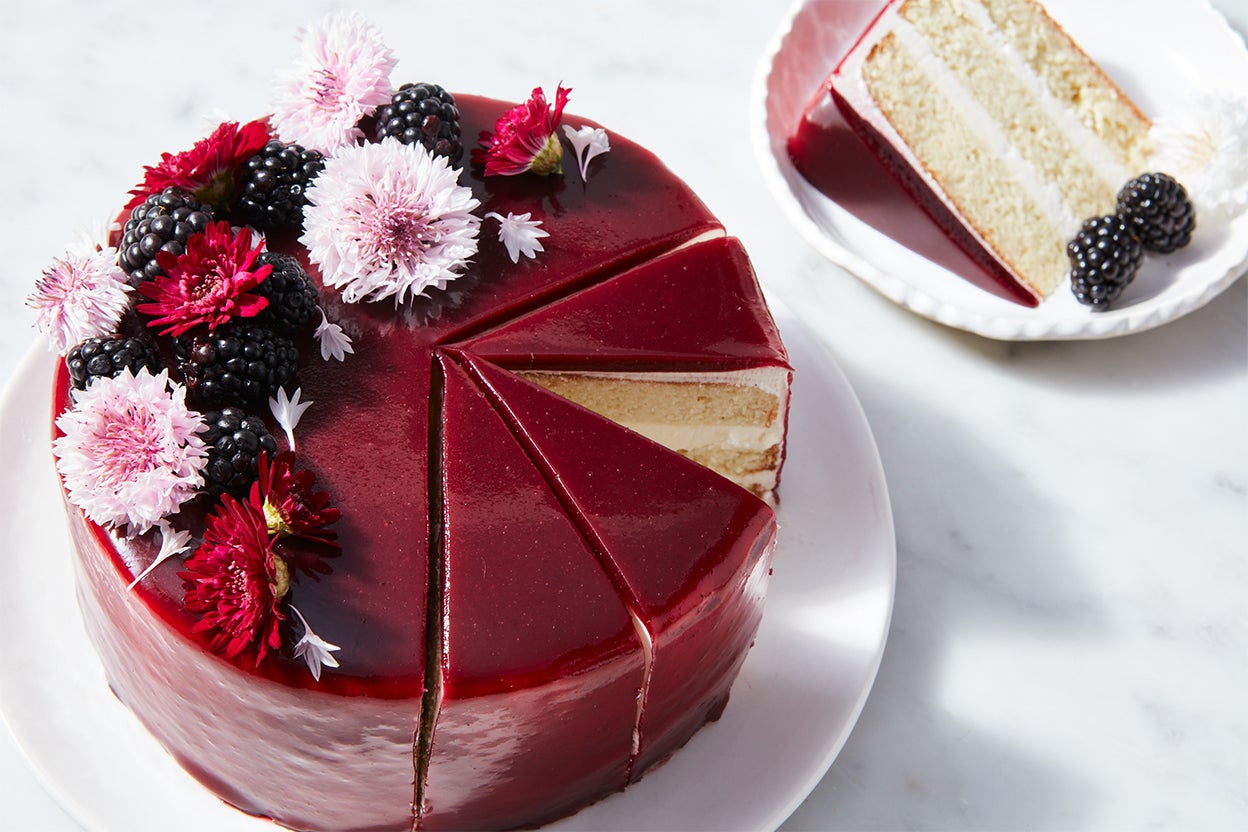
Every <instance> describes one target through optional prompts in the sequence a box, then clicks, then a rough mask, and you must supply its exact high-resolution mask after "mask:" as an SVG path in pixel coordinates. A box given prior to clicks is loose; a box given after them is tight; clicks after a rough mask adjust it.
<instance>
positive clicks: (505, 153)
mask: <svg viewBox="0 0 1248 832" xmlns="http://www.w3.org/2000/svg"><path fill="white" fill-rule="evenodd" d="M571 92H572V90H571V89H570V88H569V89H565V88H564V87H563V86H562V85H560V86H559V87H558V88H557V89H556V91H555V105H554V109H553V111H552V109H551V108H550V106H549V105H548V104H547V103H546V94H545V93H543V92H542V88H541V87H536V88H535V89H534V90H533V94H532V96H531V97H530V98H529V100H528V101H526V102H525V103H523V104H520V105H518V106H516V107H513V108H512V109H510V110H508V111H507V112H506V113H504V114H503V117H502V118H500V119H499V120H498V121H497V122H495V124H494V133H493V134H489V133H482V134H481V148H478V149H476V150H474V151H473V159H474V161H476V162H478V163H481V162H484V164H485V173H486V175H487V176H488V175H495V174H498V175H502V176H512V175H514V174H517V173H524V172H525V171H533V172H534V173H538V174H542V175H543V176H544V175H546V174H549V173H559V172H561V171H562V170H563V167H562V163H563V145H562V144H560V143H559V136H558V135H557V134H556V132H555V131H556V130H558V129H559V120H560V119H561V118H563V108H564V106H566V105H567V103H568V94H569V93H571ZM482 148H484V149H482Z"/></svg>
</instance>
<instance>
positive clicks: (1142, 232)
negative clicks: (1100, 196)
mask: <svg viewBox="0 0 1248 832" xmlns="http://www.w3.org/2000/svg"><path fill="white" fill-rule="evenodd" d="M1118 215H1119V216H1121V217H1122V218H1123V219H1124V220H1126V222H1127V225H1128V226H1129V227H1130V228H1131V231H1132V232H1133V233H1134V234H1135V236H1136V237H1138V238H1139V240H1140V243H1141V244H1142V245H1143V246H1144V248H1146V249H1148V250H1149V251H1153V252H1157V253H1158V254H1169V253H1170V252H1172V251H1176V250H1178V249H1180V248H1182V247H1183V246H1185V245H1187V244H1188V243H1189V242H1190V241H1191V239H1192V230H1193V229H1195V228H1196V210H1195V209H1194V208H1193V207H1192V201H1191V200H1190V199H1188V196H1187V191H1186V190H1185V189H1184V188H1183V186H1182V185H1180V184H1179V183H1178V181H1177V180H1175V179H1174V177H1172V176H1170V175H1169V174H1165V173H1146V174H1144V175H1143V176H1137V177H1136V178H1135V179H1132V180H1131V181H1130V182H1128V183H1127V184H1126V185H1125V186H1124V187H1123V189H1122V190H1121V191H1119V192H1118Z"/></svg>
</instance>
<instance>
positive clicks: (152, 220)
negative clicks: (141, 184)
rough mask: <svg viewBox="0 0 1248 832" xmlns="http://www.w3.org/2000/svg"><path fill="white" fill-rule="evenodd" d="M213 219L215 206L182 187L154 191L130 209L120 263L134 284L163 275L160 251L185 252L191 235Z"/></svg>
mask: <svg viewBox="0 0 1248 832" xmlns="http://www.w3.org/2000/svg"><path fill="white" fill-rule="evenodd" d="M212 220H213V214H212V209H211V208H209V207H208V206H207V205H204V204H203V203H202V202H200V201H199V200H198V199H196V198H195V197H194V196H192V195H191V194H189V193H187V192H186V191H183V190H181V189H180V188H165V190H163V191H162V192H160V193H158V194H152V195H151V196H149V197H148V198H147V200H146V201H144V202H143V204H142V205H139V206H138V207H137V208H135V209H134V210H133V211H131V212H130V219H129V220H127V221H126V225H125V227H124V228H123V229H122V230H121V242H120V243H118V245H117V265H119V266H121V268H122V270H123V271H124V272H126V274H128V275H129V276H130V285H131V286H138V285H139V284H140V283H142V282H143V281H145V280H151V279H152V278H154V277H157V276H159V275H162V274H164V271H162V270H161V268H160V264H158V263H157V262H156V252H158V251H167V252H169V253H170V254H172V255H174V256H177V255H179V254H182V253H183V252H185V251H186V241H187V240H188V239H190V238H191V235H193V234H198V233H200V232H201V231H203V230H204V229H205V228H207V227H208V225H209V224H210V223H211V222H212Z"/></svg>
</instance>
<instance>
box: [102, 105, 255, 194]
mask: <svg viewBox="0 0 1248 832" xmlns="http://www.w3.org/2000/svg"><path fill="white" fill-rule="evenodd" d="M268 141H269V125H268V124H267V123H265V122H264V121H250V122H248V123H247V124H244V125H241V126H240V125H239V123H238V122H236V121H226V122H223V123H222V124H220V125H219V126H218V127H217V129H216V130H214V131H212V134H211V135H209V136H208V137H207V138H204V139H200V140H199V141H197V142H196V143H195V146H194V147H192V148H191V149H190V150H184V151H182V152H181V153H162V154H161V156H160V164H158V165H155V166H152V165H149V166H147V167H145V168H144V174H143V182H142V183H141V184H140V185H138V186H137V187H135V188H133V189H132V190H131V191H130V195H131V198H130V201H129V202H128V203H126V209H127V210H129V209H131V208H134V207H136V206H139V205H142V204H143V200H145V199H147V198H148V197H149V196H151V195H152V194H158V193H160V192H161V191H163V190H164V189H165V188H168V187H171V186H172V187H177V188H181V189H182V190H184V191H189V192H190V193H192V194H194V195H195V196H196V197H197V198H198V199H199V200H200V202H206V203H208V204H209V205H211V206H213V207H214V208H224V207H226V206H228V205H229V204H230V199H231V198H232V197H233V195H234V178H235V175H236V174H237V172H238V171H239V169H240V167H241V166H242V164H243V162H245V161H246V160H247V159H248V158H249V157H251V156H254V155H256V154H257V153H259V152H260V149H261V148H263V147H264V146H265V144H267V143H268Z"/></svg>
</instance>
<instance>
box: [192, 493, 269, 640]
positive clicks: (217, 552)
mask: <svg viewBox="0 0 1248 832" xmlns="http://www.w3.org/2000/svg"><path fill="white" fill-rule="evenodd" d="M178 577H180V578H181V579H182V581H183V587H184V588H185V590H186V595H185V604H186V609H187V610H188V611H189V612H191V613H192V614H194V615H197V616H200V620H199V621H197V622H196V623H195V625H194V627H192V631H193V632H197V633H208V634H209V636H210V641H209V646H210V648H211V649H212V651H213V652H214V653H218V654H224V655H226V656H228V657H230V658H233V657H235V656H237V655H238V654H239V653H241V652H243V651H244V650H246V649H248V648H251V649H254V650H255V651H256V665H259V664H260V662H261V661H263V660H264V657H265V656H266V655H267V654H268V653H269V651H270V650H278V649H280V648H281V646H282V639H281V634H280V633H279V628H280V627H281V623H282V622H283V621H285V620H286V616H285V615H284V614H283V613H282V610H281V601H282V598H283V597H284V596H285V595H286V593H287V592H288V591H289V590H290V575H289V573H288V571H287V569H286V563H285V562H284V561H283V560H282V559H281V558H279V557H277V556H276V555H275V554H274V553H273V544H272V541H271V540H270V538H269V532H268V529H267V528H265V524H264V516H263V515H262V514H261V513H260V512H259V511H258V510H256V509H255V508H253V507H252V506H251V505H250V504H248V503H243V502H239V501H238V500H235V499H234V498H233V497H231V496H230V495H229V494H225V495H222V497H221V505H220V506H218V507H217V510H216V511H215V512H214V513H213V514H211V515H209V516H208V520H207V524H206V525H205V527H204V540H203V543H202V544H200V547H199V548H198V549H196V550H195V552H194V554H192V555H191V556H190V557H189V558H187V559H186V564H185V571H183V572H179V573H178Z"/></svg>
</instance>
